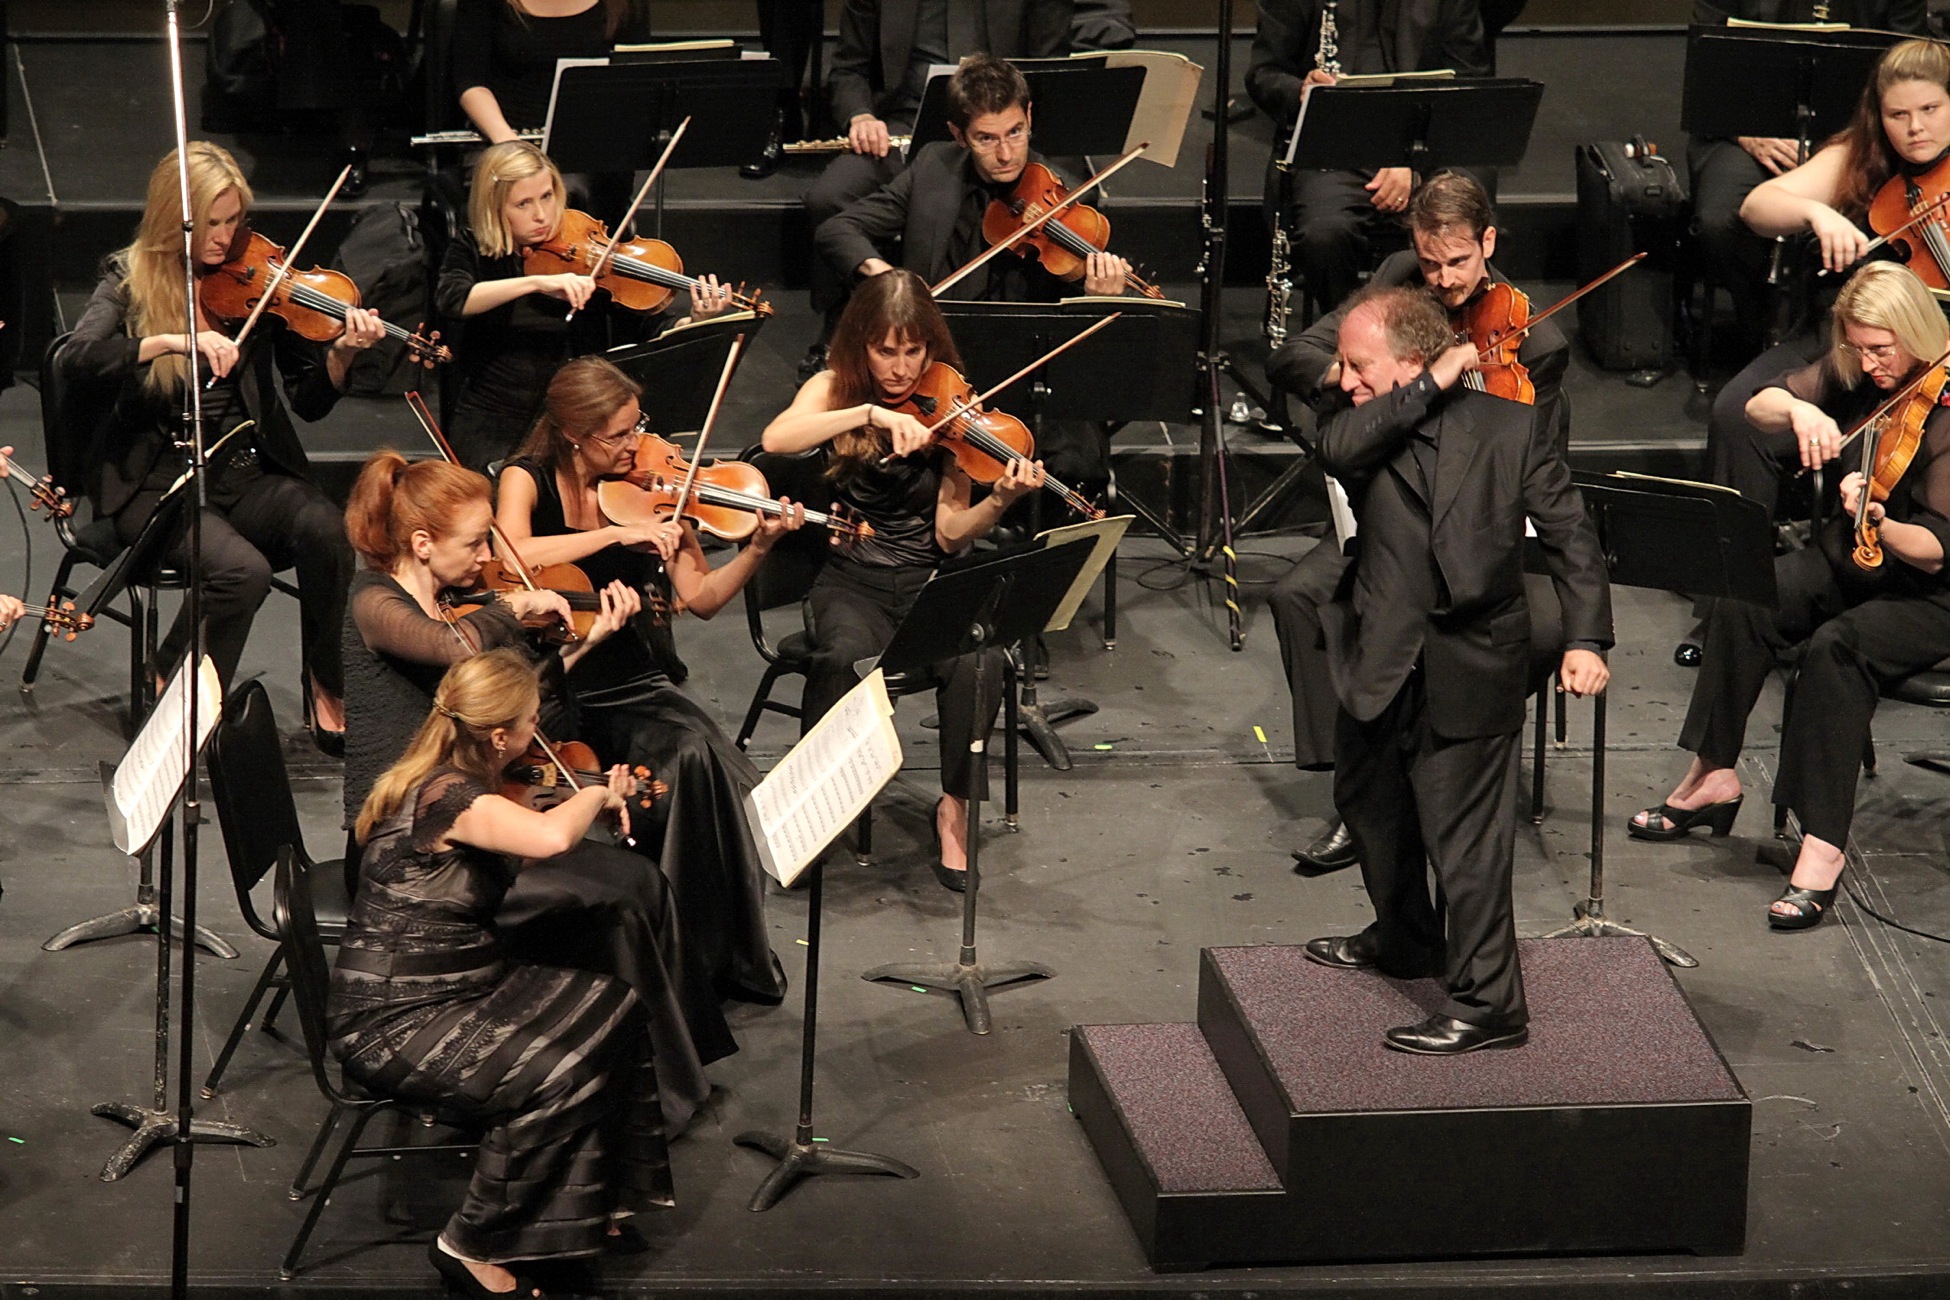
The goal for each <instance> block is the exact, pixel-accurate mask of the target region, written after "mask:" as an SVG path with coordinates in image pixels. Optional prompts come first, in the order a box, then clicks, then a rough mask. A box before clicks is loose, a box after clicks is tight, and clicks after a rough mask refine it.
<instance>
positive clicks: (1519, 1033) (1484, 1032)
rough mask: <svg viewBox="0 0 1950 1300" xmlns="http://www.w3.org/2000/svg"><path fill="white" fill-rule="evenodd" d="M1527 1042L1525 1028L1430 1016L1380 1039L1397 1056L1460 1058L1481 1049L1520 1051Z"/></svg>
mask: <svg viewBox="0 0 1950 1300" xmlns="http://www.w3.org/2000/svg"><path fill="white" fill-rule="evenodd" d="M1529 1039H1530V1030H1529V1029H1528V1028H1527V1027H1526V1026H1524V1025H1472V1024H1470V1023H1469V1022H1468V1021H1467V1020H1458V1019H1456V1018H1455V1017H1454V1016H1430V1017H1429V1018H1428V1019H1427V1020H1424V1021H1423V1022H1422V1023H1421V1024H1419V1025H1403V1026H1402V1027H1401V1028H1399V1029H1391V1030H1389V1031H1388V1032H1387V1033H1385V1034H1383V1035H1382V1036H1381V1041H1382V1042H1383V1044H1385V1045H1386V1046H1388V1047H1392V1048H1394V1049H1395V1050H1396V1051H1397V1052H1414V1053H1416V1054H1417V1055H1419V1056H1459V1055H1461V1054H1462V1053H1464V1052H1473V1051H1475V1050H1477V1049H1478V1048H1481V1047H1522V1046H1523V1045H1524V1044H1525V1043H1526V1042H1528V1041H1529Z"/></svg>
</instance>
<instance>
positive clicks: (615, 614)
mask: <svg viewBox="0 0 1950 1300" xmlns="http://www.w3.org/2000/svg"><path fill="white" fill-rule="evenodd" d="M599 598H600V599H601V601H602V606H603V608H602V612H601V613H599V614H597V615H596V621H595V623H594V624H593V625H592V626H591V627H590V629H589V636H588V638H587V643H588V644H589V645H592V646H593V645H596V644H598V643H600V642H601V641H603V640H604V639H605V638H607V637H608V636H609V635H610V634H611V633H613V632H616V631H619V630H621V629H622V627H623V625H624V624H626V623H628V622H629V621H630V620H631V619H633V618H635V617H636V616H637V615H638V614H640V613H642V612H643V597H641V596H639V595H637V593H636V588H635V587H632V586H630V585H629V584H628V583H625V582H623V581H622V580H621V579H618V580H616V581H614V582H611V583H610V584H609V585H608V586H607V587H604V588H603V589H602V592H601V593H600V597H599ZM565 607H566V602H565Z"/></svg>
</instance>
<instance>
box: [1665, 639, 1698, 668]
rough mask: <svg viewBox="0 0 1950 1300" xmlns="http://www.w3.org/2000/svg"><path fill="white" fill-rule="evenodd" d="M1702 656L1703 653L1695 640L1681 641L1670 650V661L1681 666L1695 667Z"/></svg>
mask: <svg viewBox="0 0 1950 1300" xmlns="http://www.w3.org/2000/svg"><path fill="white" fill-rule="evenodd" d="M1702 658H1704V654H1703V652H1702V651H1701V650H1700V648H1699V643H1698V642H1696V641H1681V642H1680V643H1679V644H1678V645H1676V646H1674V647H1673V650H1672V661H1673V662H1674V663H1676V664H1678V665H1679V666H1680V667H1681V668H1697V667H1699V661H1700V660H1701V659H1702Z"/></svg>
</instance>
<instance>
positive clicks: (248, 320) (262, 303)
mask: <svg viewBox="0 0 1950 1300" xmlns="http://www.w3.org/2000/svg"><path fill="white" fill-rule="evenodd" d="M351 175H352V164H351V163H347V164H346V165H345V166H344V167H343V168H341V169H340V170H339V178H338V179H337V180H335V181H333V182H332V188H331V189H329V190H326V191H325V197H324V198H322V199H320V200H319V201H318V207H317V209H316V210H315V211H313V213H312V214H311V220H310V221H307V222H306V223H305V229H304V232H303V233H302V234H300V235H299V236H298V242H297V243H295V244H293V245H292V246H291V247H290V249H289V250H288V251H287V252H286V253H285V255H284V256H283V258H281V259H279V260H278V262H277V263H276V267H277V269H276V270H274V271H272V272H271V279H270V282H269V283H268V284H266V285H265V286H264V292H263V293H262V294H260V295H258V299H257V305H256V306H255V307H252V308H251V314H250V315H248V316H246V317H245V318H244V323H243V325H242V326H241V327H239V328H238V330H237V337H236V338H234V339H232V340H231V342H233V343H235V344H236V345H237V346H238V347H239V348H242V347H243V346H244V340H245V339H247V338H249V337H250V332H251V330H252V328H254V327H255V326H256V324H257V322H258V319H259V318H260V317H262V316H263V315H264V309H265V308H266V307H269V306H270V305H271V299H272V298H273V297H275V296H276V294H277V292H278V286H279V285H281V284H283V283H284V282H285V279H286V277H288V276H289V275H290V274H291V267H292V264H293V263H295V262H296V261H297V260H298V254H300V253H302V252H304V251H305V242H306V241H307V240H309V239H310V238H311V232H312V231H314V230H316V229H318V223H319V221H320V219H321V218H323V217H324V215H325V209H327V208H329V207H331V206H332V200H333V199H335V198H337V197H338V196H339V190H340V189H341V188H342V187H343V186H344V185H345V182H346V178H347V177H349V176H351ZM190 346H191V347H194V346H196V343H195V340H191V343H190ZM216 382H217V377H216V376H215V375H212V376H210V382H209V383H208V384H205V385H204V387H205V388H209V387H212V386H214V385H215V384H216Z"/></svg>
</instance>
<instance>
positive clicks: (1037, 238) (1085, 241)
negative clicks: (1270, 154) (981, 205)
mask: <svg viewBox="0 0 1950 1300" xmlns="http://www.w3.org/2000/svg"><path fill="white" fill-rule="evenodd" d="M1069 196H1070V191H1069V190H1068V189H1067V188H1066V187H1065V186H1064V184H1063V182H1062V181H1061V180H1059V179H1057V176H1056V173H1055V172H1053V171H1051V170H1050V169H1049V168H1047V167H1045V166H1043V164H1041V163H1039V162H1032V163H1030V164H1029V165H1028V166H1026V167H1024V168H1023V169H1022V175H1021V176H1020V177H1018V178H1017V180H1016V187H1015V189H1014V190H1013V191H1011V192H1010V194H1009V197H1008V198H1006V199H992V200H990V202H989V206H988V209H987V211H985V212H983V213H982V238H983V239H985V240H987V241H988V242H989V243H990V244H1002V243H1007V242H1008V241H1009V240H1010V239H1011V238H1013V237H1014V236H1015V235H1016V233H1017V232H1018V231H1019V230H1021V229H1022V227H1023V226H1025V225H1027V224H1029V223H1030V222H1033V221H1035V220H1036V219H1037V218H1038V217H1041V216H1042V215H1043V214H1045V213H1046V212H1048V211H1049V210H1050V209H1051V208H1054V207H1056V206H1057V205H1058V204H1060V203H1062V202H1063V201H1064V200H1065V199H1067V198H1069ZM1013 247H1014V249H1015V251H1016V252H1018V253H1020V254H1022V255H1023V256H1024V257H1031V256H1033V257H1035V258H1036V259H1037V260H1038V261H1040V262H1041V263H1042V265H1043V269H1044V270H1045V271H1048V272H1049V273H1050V274H1051V275H1053V276H1055V277H1056V278H1057V279H1059V280H1081V279H1083V277H1084V273H1085V271H1086V269H1087V262H1088V259H1089V257H1090V255H1091V254H1092V253H1101V252H1103V251H1104V250H1105V249H1107V248H1109V247H1110V219H1109V218H1107V217H1105V216H1104V214H1103V213H1102V212H1099V211H1098V210H1097V209H1096V208H1093V207H1091V206H1089V205H1088V204H1085V203H1072V204H1070V205H1069V206H1068V207H1066V208H1064V209H1063V210H1062V211H1061V212H1059V213H1057V214H1056V216H1055V217H1053V218H1051V219H1050V220H1048V221H1046V222H1044V223H1043V224H1042V225H1041V226H1040V227H1038V228H1037V229H1036V230H1034V231H1032V232H1031V233H1030V234H1028V235H1025V236H1023V237H1022V238H1021V239H1020V240H1018V241H1017V242H1016V243H1015V244H1014V245H1013ZM1124 283H1125V285H1126V287H1128V288H1132V289H1136V290H1137V291H1138V292H1139V293H1141V294H1143V295H1144V296H1145V297H1147V298H1163V297H1164V296H1165V294H1164V290H1162V289H1160V288H1158V286H1157V285H1155V284H1152V283H1150V282H1149V281H1147V280H1145V279H1144V277H1143V276H1140V275H1139V274H1138V273H1137V272H1135V271H1126V272H1125V273H1124Z"/></svg>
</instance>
